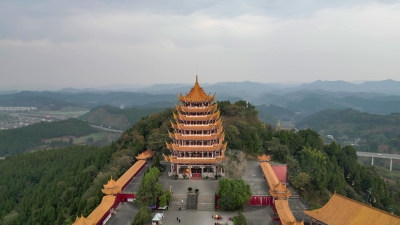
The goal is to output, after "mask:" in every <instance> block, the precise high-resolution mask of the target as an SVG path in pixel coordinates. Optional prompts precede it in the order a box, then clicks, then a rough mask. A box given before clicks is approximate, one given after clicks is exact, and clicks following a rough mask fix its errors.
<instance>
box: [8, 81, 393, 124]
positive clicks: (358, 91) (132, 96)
mask: <svg viewBox="0 0 400 225" xmlns="http://www.w3.org/2000/svg"><path fill="white" fill-rule="evenodd" d="M201 85H202V87H203V88H204V90H205V91H206V92H207V93H211V94H214V92H216V93H217V95H216V100H229V101H231V102H235V101H238V100H246V101H249V102H250V103H252V104H253V105H256V106H257V109H258V110H259V114H260V118H261V119H262V120H263V121H265V122H268V123H276V121H277V120H283V121H288V120H289V121H291V122H295V121H299V120H301V119H302V118H305V117H307V116H310V115H312V114H314V113H317V112H320V111H323V110H326V109H346V108H353V109H356V110H358V111H361V112H367V113H373V114H381V115H387V114H390V113H398V112H400V82H399V81H394V80H384V81H366V82H364V83H361V84H355V83H350V82H345V81H315V82H313V83H308V84H300V85H293V84H291V85H285V84H263V83H257V82H222V83H215V84H207V83H205V84H201ZM192 86H193V84H156V85H153V86H150V87H141V86H132V87H131V86H129V85H112V86H107V87H102V88H101V89H72V88H68V89H63V90H60V91H51V92H50V91H23V92H17V93H14V92H13V91H11V92H9V93H5V92H3V93H0V106H36V107H38V108H39V109H51V110H57V109H60V108H63V107H66V106H83V107H87V108H94V107H97V106H101V105H110V106H114V107H121V106H122V107H125V108H129V107H135V108H141V109H147V108H167V107H173V106H174V104H176V103H177V101H178V98H177V94H178V93H183V94H185V93H187V92H189V91H190V88H191V87H192ZM118 88H119V89H118ZM277 107H278V108H279V110H277V109H278V108H277ZM289 115H290V116H289Z"/></svg>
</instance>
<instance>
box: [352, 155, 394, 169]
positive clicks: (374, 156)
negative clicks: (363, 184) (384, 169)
mask: <svg viewBox="0 0 400 225" xmlns="http://www.w3.org/2000/svg"><path fill="white" fill-rule="evenodd" d="M357 156H359V157H371V166H373V165H374V158H383V159H390V168H389V169H390V171H392V166H393V159H395V160H396V159H397V160H400V155H398V154H388V153H376V152H358V151H357Z"/></svg>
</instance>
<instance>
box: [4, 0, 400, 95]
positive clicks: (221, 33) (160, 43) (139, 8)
mask: <svg viewBox="0 0 400 225" xmlns="http://www.w3.org/2000/svg"><path fill="white" fill-rule="evenodd" d="M196 73H197V74H199V79H200V81H201V82H207V83H214V82H221V81H245V80H248V81H256V82H263V83H276V82H280V83H285V82H312V81H315V80H346V81H356V80H383V79H394V80H400V2H399V1H380V2H377V1H368V0H362V1H361V0H359V1H357V0H346V1H337V0H332V1H321V0H315V1H313V0H284V1H279V0H277V1H266V0H256V1H248V0H247V1H236V0H226V1H216V0H207V1H198V0H196V1H189V0H167V1H165V0H160V1H153V0H146V1H128V0H127V1H120V0H113V1H101V0H93V1H81V0H66V1H47V0H35V1H30V0H0V89H2V90H4V89H15V88H16V89H48V88H60V87H77V88H83V87H98V86H104V85H111V84H140V85H148V84H153V83H193V81H194V79H195V78H194V77H195V74H196Z"/></svg>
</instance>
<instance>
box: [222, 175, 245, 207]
mask: <svg viewBox="0 0 400 225" xmlns="http://www.w3.org/2000/svg"><path fill="white" fill-rule="evenodd" d="M218 195H219V197H220V198H219V199H218V205H219V206H220V207H221V208H222V209H223V210H235V209H239V208H242V207H243V205H244V204H245V203H247V202H249V201H250V196H251V191H250V186H249V185H248V184H246V183H245V182H244V180H243V179H226V178H222V179H221V180H220V181H219V188H218Z"/></svg>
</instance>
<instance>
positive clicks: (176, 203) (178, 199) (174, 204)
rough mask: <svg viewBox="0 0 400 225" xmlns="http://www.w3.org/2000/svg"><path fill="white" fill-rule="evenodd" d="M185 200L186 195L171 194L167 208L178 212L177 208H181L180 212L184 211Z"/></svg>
mask: <svg viewBox="0 0 400 225" xmlns="http://www.w3.org/2000/svg"><path fill="white" fill-rule="evenodd" d="M187 198H188V196H187V194H173V195H172V198H171V203H170V207H169V208H170V210H179V207H180V208H181V210H185V209H186V203H187ZM182 200H183V202H182Z"/></svg>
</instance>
